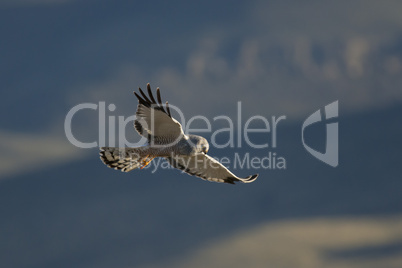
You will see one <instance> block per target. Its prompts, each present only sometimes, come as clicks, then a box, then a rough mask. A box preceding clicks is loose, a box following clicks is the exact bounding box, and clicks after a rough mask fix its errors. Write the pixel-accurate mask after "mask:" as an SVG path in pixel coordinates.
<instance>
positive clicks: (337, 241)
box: [146, 216, 402, 268]
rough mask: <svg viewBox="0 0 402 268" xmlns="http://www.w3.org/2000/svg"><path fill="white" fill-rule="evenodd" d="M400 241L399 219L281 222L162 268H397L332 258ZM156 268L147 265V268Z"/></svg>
mask: <svg viewBox="0 0 402 268" xmlns="http://www.w3.org/2000/svg"><path fill="white" fill-rule="evenodd" d="M401 241H402V216H399V217H396V216H394V217H381V218H320V219H305V220H293V221H292V220H284V221H278V222H272V223H267V224H263V225H261V226H258V227H255V228H253V229H251V230H247V231H243V232H239V233H236V234H234V235H231V236H228V237H224V238H221V239H217V240H215V241H209V242H208V243H206V244H204V245H203V246H202V247H200V248H199V249H198V250H195V251H193V252H192V253H191V254H189V255H187V256H183V258H181V259H178V260H172V261H170V262H164V263H163V265H162V266H163V267H166V268H169V267H177V268H180V267H193V268H198V267H221V268H226V267H228V268H229V267H230V268H237V267H239V268H240V267H275V268H285V267H299V268H321V267H328V268H332V267H333V268H335V267H336V268H346V267H347V268H367V267H401V266H402V256H401V255H400V254H389V255H384V256H381V255H379V256H377V257H375V256H365V257H359V258H342V257H340V258H336V257H334V256H333V255H332V256H331V253H332V254H333V253H336V252H348V251H354V250H359V249H365V248H367V247H379V248H381V247H382V246H385V247H387V245H392V244H397V245H399V244H400V243H401ZM153 267H159V266H158V265H155V266H152V265H150V266H146V268H153Z"/></svg>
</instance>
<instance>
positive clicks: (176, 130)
mask: <svg viewBox="0 0 402 268" xmlns="http://www.w3.org/2000/svg"><path fill="white" fill-rule="evenodd" d="M139 91H140V94H141V96H140V95H139V94H137V93H136V92H134V94H135V96H136V97H137V98H138V106H137V112H136V117H137V118H136V120H135V122H134V127H135V129H136V130H137V132H138V133H139V134H140V135H142V136H144V137H146V138H147V139H148V141H149V142H150V141H153V142H155V143H159V144H168V143H172V142H174V141H177V140H178V139H180V138H181V137H182V136H183V135H184V132H183V129H182V127H181V124H180V123H179V122H178V121H177V120H176V119H174V118H173V117H172V115H171V114H170V109H169V104H168V102H166V104H165V106H164V105H163V104H162V99H161V94H160V91H159V88H157V89H156V96H157V100H158V102H156V100H155V98H154V96H153V95H152V91H151V86H150V85H149V83H148V84H147V91H148V96H147V95H146V94H145V93H144V92H143V91H142V90H141V88H139Z"/></svg>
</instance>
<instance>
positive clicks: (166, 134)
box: [100, 84, 258, 184]
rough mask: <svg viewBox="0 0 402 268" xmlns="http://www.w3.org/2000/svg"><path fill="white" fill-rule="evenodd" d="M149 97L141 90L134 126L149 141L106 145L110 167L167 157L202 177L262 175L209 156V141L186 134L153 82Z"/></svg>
mask: <svg viewBox="0 0 402 268" xmlns="http://www.w3.org/2000/svg"><path fill="white" fill-rule="evenodd" d="M147 90H148V96H147V95H146V94H144V92H143V91H142V90H141V88H140V89H139V91H140V93H141V96H140V95H138V94H137V93H136V92H134V94H135V95H136V96H137V98H138V101H139V104H138V107H137V113H136V116H137V119H136V120H135V122H134V127H135V129H136V130H137V131H138V133H139V134H140V135H142V136H144V137H146V138H147V140H148V144H147V145H145V146H142V147H137V148H116V147H102V148H101V152H100V156H101V160H102V161H103V162H104V163H105V164H106V165H107V166H108V167H110V168H114V169H117V170H121V171H124V172H128V171H131V170H133V169H136V168H143V167H145V166H146V165H148V164H149V163H150V162H151V161H152V160H153V159H154V158H155V157H163V158H165V159H166V160H167V161H168V162H169V164H170V165H172V166H173V167H175V168H178V169H181V170H183V171H185V172H186V173H188V174H190V175H195V176H198V177H200V178H202V179H205V180H209V181H215V182H225V183H231V184H233V183H234V182H236V181H241V182H252V181H254V180H255V179H257V176H258V174H256V175H252V176H249V177H247V178H239V177H237V176H235V175H234V174H233V173H232V172H230V171H229V170H228V169H227V168H226V167H224V166H223V165H222V164H220V163H219V162H218V161H217V160H215V159H213V158H212V157H210V156H208V155H207V152H208V150H209V144H208V141H207V140H206V139H205V138H203V137H201V136H197V135H185V134H184V132H183V129H182V127H181V125H180V123H179V122H178V121H177V120H175V119H174V118H172V116H171V114H170V109H169V106H168V103H167V102H166V105H165V107H164V106H163V104H162V101H161V97H160V91H159V88H158V89H157V99H158V103H157V102H156V101H155V99H154V97H153V95H152V91H151V88H150V85H149V84H148V85H147Z"/></svg>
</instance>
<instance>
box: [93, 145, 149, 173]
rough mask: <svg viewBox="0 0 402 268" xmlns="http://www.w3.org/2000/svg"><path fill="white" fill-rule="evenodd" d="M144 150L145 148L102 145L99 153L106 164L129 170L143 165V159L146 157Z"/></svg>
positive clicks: (114, 167) (117, 168) (125, 170)
mask: <svg viewBox="0 0 402 268" xmlns="http://www.w3.org/2000/svg"><path fill="white" fill-rule="evenodd" d="M143 152H144V150H143V148H116V147H101V148H100V153H99V154H100V159H101V160H102V162H103V163H104V164H105V165H106V166H108V167H110V168H113V169H116V170H121V171H123V172H129V171H131V170H133V169H136V168H139V167H141V161H142V160H143V159H144V157H143V156H142V155H143Z"/></svg>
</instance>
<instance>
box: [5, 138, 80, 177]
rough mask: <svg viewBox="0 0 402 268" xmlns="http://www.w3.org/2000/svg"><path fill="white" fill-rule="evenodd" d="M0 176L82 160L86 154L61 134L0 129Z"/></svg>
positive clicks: (10, 175) (9, 175)
mask: <svg viewBox="0 0 402 268" xmlns="http://www.w3.org/2000/svg"><path fill="white" fill-rule="evenodd" d="M0 148H1V152H2V153H1V154H0V179H4V178H9V177H12V176H15V175H19V174H23V173H29V172H32V171H34V170H38V169H42V168H49V167H51V166H55V165H58V164H61V163H65V162H69V161H74V160H78V159H81V158H83V157H85V156H87V154H86V153H85V151H83V150H78V149H77V148H75V147H74V146H73V145H71V144H69V143H68V141H67V139H65V138H64V137H57V136H54V135H33V134H27V133H24V134H22V133H14V132H4V131H2V132H0Z"/></svg>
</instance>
